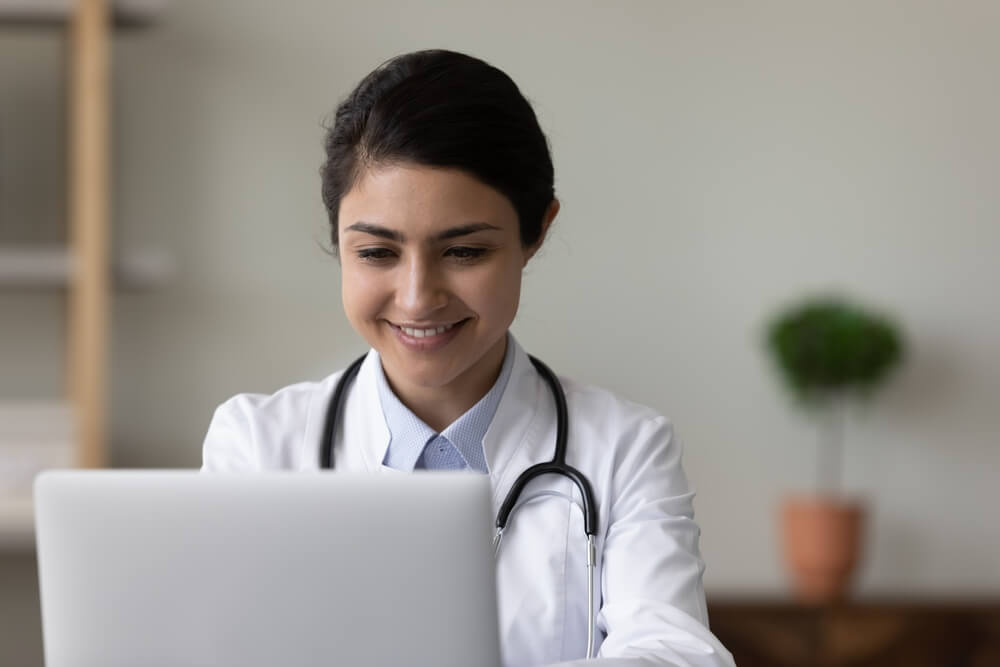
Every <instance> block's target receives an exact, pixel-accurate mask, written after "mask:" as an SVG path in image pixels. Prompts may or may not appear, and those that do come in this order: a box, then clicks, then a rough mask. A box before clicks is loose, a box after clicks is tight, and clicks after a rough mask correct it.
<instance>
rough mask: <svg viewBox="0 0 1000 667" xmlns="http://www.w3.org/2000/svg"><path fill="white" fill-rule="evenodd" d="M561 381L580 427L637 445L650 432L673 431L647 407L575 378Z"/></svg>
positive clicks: (659, 415) (661, 416)
mask: <svg viewBox="0 0 1000 667" xmlns="http://www.w3.org/2000/svg"><path fill="white" fill-rule="evenodd" d="M559 381H560V383H561V384H562V387H563V391H564V392H565V394H566V403H567V405H568V407H569V410H570V411H571V412H572V413H573V417H574V418H575V420H576V421H577V422H578V423H579V425H580V426H581V427H585V428H587V429H590V430H591V431H595V432H600V433H603V434H604V435H606V436H608V437H609V438H610V439H611V440H614V441H619V440H624V441H634V440H635V439H636V438H637V437H638V436H640V435H641V434H642V432H644V431H648V430H650V429H652V430H667V431H670V432H672V431H673V426H672V423H671V420H670V419H669V418H668V417H667V416H666V415H663V414H662V413H660V412H659V411H657V410H655V409H654V408H651V407H649V406H648V405H643V404H641V403H636V402H634V401H630V400H629V399H627V398H624V397H622V396H619V395H618V394H616V393H614V392H612V391H609V390H607V389H604V388H602V387H598V386H595V385H591V384H586V383H583V382H579V381H576V380H573V379H572V378H565V377H560V378H559ZM593 434H594V435H596V434H597V433H593Z"/></svg>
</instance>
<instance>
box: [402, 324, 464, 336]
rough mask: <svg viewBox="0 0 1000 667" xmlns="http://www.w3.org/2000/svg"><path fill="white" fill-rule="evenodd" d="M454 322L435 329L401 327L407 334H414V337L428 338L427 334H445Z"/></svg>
mask: <svg viewBox="0 0 1000 667" xmlns="http://www.w3.org/2000/svg"><path fill="white" fill-rule="evenodd" d="M453 326H455V325H454V324H449V325H448V326H444V327H436V328H433V329H411V328H410V327H400V329H402V330H403V333H405V334H406V335H407V336H413V337H414V338H426V337H427V336H436V335H438V334H443V333H444V332H445V331H447V330H448V329H451V328H452V327H453Z"/></svg>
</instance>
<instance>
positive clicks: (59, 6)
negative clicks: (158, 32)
mask: <svg viewBox="0 0 1000 667" xmlns="http://www.w3.org/2000/svg"><path fill="white" fill-rule="evenodd" d="M73 4H75V3H74V1H73V0H0V26H5V25H15V26H17V25H52V26H59V25H64V24H66V23H67V22H68V21H69V17H70V10H71V8H72V6H73ZM111 4H112V6H113V8H114V9H113V16H114V23H115V25H116V26H118V27H141V26H146V25H150V24H151V23H153V21H154V20H155V19H156V18H157V16H158V15H159V14H160V13H161V11H162V10H163V7H164V5H165V4H166V0H117V1H116V2H113V3H111Z"/></svg>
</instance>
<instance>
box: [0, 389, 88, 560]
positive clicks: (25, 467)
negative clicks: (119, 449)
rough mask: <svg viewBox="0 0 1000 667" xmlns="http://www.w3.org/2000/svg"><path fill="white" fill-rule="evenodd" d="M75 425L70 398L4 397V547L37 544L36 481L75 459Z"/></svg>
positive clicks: (0, 463)
mask: <svg viewBox="0 0 1000 667" xmlns="http://www.w3.org/2000/svg"><path fill="white" fill-rule="evenodd" d="M75 430H76V429H75V428H74V424H73V410H72V407H71V406H70V405H69V403H67V402H65V401H23V400H19V401H2V402H0V550H11V549H25V548H34V544H35V532H34V518H33V517H34V515H33V512H32V505H31V492H32V484H33V482H34V479H35V476H36V475H38V473H40V472H41V471H42V470H47V469H50V468H70V467H72V466H73V465H74V463H75V460H74V459H75V456H74V452H75V449H76V448H75V446H74V433H75Z"/></svg>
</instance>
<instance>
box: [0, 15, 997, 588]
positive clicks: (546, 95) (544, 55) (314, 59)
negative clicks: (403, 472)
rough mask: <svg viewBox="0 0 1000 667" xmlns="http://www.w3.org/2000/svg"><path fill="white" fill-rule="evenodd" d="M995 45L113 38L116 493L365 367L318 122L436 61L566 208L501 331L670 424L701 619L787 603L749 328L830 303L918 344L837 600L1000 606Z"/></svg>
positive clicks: (855, 35) (184, 22) (756, 341)
mask: <svg viewBox="0 0 1000 667" xmlns="http://www.w3.org/2000/svg"><path fill="white" fill-rule="evenodd" d="M998 29H1000V7H998V6H997V5H996V4H995V3H991V2H987V1H985V0H984V1H982V2H972V1H963V2H954V3H947V4H943V3H936V2H906V3H904V2H871V3H832V2H829V3H797V2H790V1H786V2H756V3H696V2H674V3H661V2H628V3H614V4H612V3H596V2H595V3H585V2H547V3H534V2H520V3H515V4H514V5H513V6H511V5H510V4H509V3H504V4H503V5H500V4H496V3H480V2H434V3H405V2H396V3H387V2H380V3H360V4H359V3H343V4H342V5H341V6H338V5H337V4H336V3H329V2H325V1H320V0H309V1H307V0H302V1H300V2H296V3H288V4H287V5H284V4H282V5H280V6H279V4H278V3H271V2H264V1H263V0H253V1H245V2H234V1H229V2H211V3H200V2H190V1H186V2H176V3H173V4H171V5H169V7H168V9H167V10H166V12H165V15H164V16H163V19H162V21H161V22H160V24H159V25H157V26H156V27H154V28H152V29H150V30H148V31H144V32H134V33H128V34H120V35H119V36H118V37H117V38H116V42H115V54H114V57H115V61H114V62H115V64H114V83H115V125H114V137H115V162H116V170H117V171H116V178H115V187H116V194H115V200H114V204H115V230H116V242H117V246H118V247H119V248H123V249H124V248H132V247H149V246H153V247H161V248H165V249H167V250H169V251H170V252H171V253H172V254H173V256H174V257H175V259H176V261H177V263H178V267H179V272H178V276H177V278H176V279H175V280H174V281H173V282H171V283H170V284H169V285H167V286H166V287H164V288H162V289H158V290H155V291H151V292H122V293H119V294H118V295H117V298H116V303H115V311H114V318H115V322H114V345H113V355H112V357H113V395H112V409H113V415H112V429H113V439H114V440H113V452H114V460H115V463H116V465H120V466H156V467H163V466H170V467H193V466H197V465H198V463H199V456H200V451H199V448H200V439H201V437H202V435H203V433H204V430H205V427H206V425H207V423H208V420H209V417H210V415H211V412H212V410H213V408H214V406H215V405H216V404H217V403H218V402H220V401H221V400H223V399H224V398H225V397H227V396H229V395H231V394H233V393H235V392H239V391H250V390H253V391H271V390H273V389H275V388H277V387H279V386H281V385H283V384H285V383H288V382H291V381H295V380H298V379H303V378H307V377H319V376H322V375H325V374H326V373H328V372H330V371H332V370H333V369H335V368H337V367H338V366H339V365H341V364H343V363H344V362H345V361H347V360H348V359H350V358H352V357H353V356H354V355H356V354H358V353H359V352H360V351H361V350H362V349H363V345H362V342H361V341H360V339H359V338H358V337H357V336H356V335H355V334H354V333H353V332H352V330H351V329H350V327H349V326H348V323H347V321H346V319H345V318H344V316H343V314H342V312H341V310H340V305H339V293H338V290H339V281H338V271H337V265H336V262H335V261H334V260H332V259H331V258H330V257H329V256H327V255H326V254H325V253H324V251H323V245H324V238H325V235H326V229H325V215H324V212H323V210H322V206H321V203H320V200H319V185H318V176H317V168H318V166H319V163H320V160H321V156H322V151H321V138H322V127H321V125H322V122H323V120H324V118H325V117H326V116H327V114H328V113H329V112H330V111H331V110H332V109H333V107H334V106H335V104H336V103H337V101H338V100H339V99H340V98H342V97H343V96H344V95H345V94H346V93H347V92H348V90H349V89H350V88H351V87H352V86H353V84H354V83H355V82H356V81H357V80H358V79H359V78H360V77H361V76H363V75H364V74H365V73H366V72H367V71H369V70H370V69H371V68H372V67H373V66H374V65H376V64H377V63H379V62H381V61H382V60H384V59H385V58H387V57H389V56H391V55H394V54H397V53H400V52H404V51H408V50H413V49H417V48H426V47H431V46H440V47H447V48H453V49H458V50H464V51H468V52H470V53H473V54H475V55H478V56H480V57H483V58H485V59H486V60H488V61H490V62H492V63H494V64H496V65H498V66H499V67H501V68H503V69H504V70H506V71H507V72H508V73H510V74H511V76H512V77H513V78H514V79H515V81H517V82H518V84H519V85H520V86H521V88H522V90H523V91H524V92H525V94H526V95H527V96H528V97H529V98H530V99H531V100H532V101H533V103H534V104H535V108H536V110H537V112H538V114H539V117H540V120H541V122H542V125H543V128H544V129H545V130H546V131H547V133H548V135H549V138H550V141H551V144H552V149H553V152H554V159H555V164H556V174H557V191H558V195H559V197H560V198H561V200H562V203H563V209H562V212H561V213H560V216H559V218H558V220H557V225H556V228H555V230H554V233H553V235H552V236H551V237H550V239H549V241H548V243H547V246H546V248H545V249H544V250H543V252H542V253H541V254H540V255H539V256H538V257H537V258H536V259H535V260H533V262H532V264H531V265H529V268H528V273H527V278H526V281H525V286H524V295H523V301H522V307H521V311H520V313H519V316H518V319H517V321H516V323H515V326H514V331H515V333H516V335H517V336H518V338H519V340H520V341H521V342H522V343H523V344H524V345H525V347H526V348H527V349H529V350H530V351H532V352H533V353H535V354H537V355H538V356H540V357H542V358H543V359H545V360H546V361H548V362H549V363H550V365H552V366H553V367H555V368H556V369H558V370H559V371H560V372H561V373H564V374H567V375H573V376H577V377H580V378H583V379H585V380H588V381H592V382H595V383H598V384H601V385H604V386H607V387H609V388H612V389H615V390H617V391H620V392H621V393H623V394H625V395H626V396H629V397H631V398H633V399H635V400H638V401H641V402H644V403H647V404H651V405H653V406H655V407H657V408H658V409H660V410H662V411H664V412H665V413H667V414H669V415H670V416H671V417H673V419H674V420H675V422H676V424H677V428H678V432H679V433H680V435H681V436H682V438H683V440H684V441H685V443H686V447H687V449H686V458H685V461H686V467H687V470H688V473H689V475H690V477H691V478H692V479H693V481H694V483H695V486H696V487H697V488H698V490H699V495H698V498H697V501H696V510H697V515H698V519H699V521H700V523H701V525H702V528H703V531H704V532H703V539H702V547H703V551H704V554H705V556H706V559H707V561H708V570H707V572H706V575H705V581H706V586H707V588H708V589H709V591H710V592H720V593H723V592H724V593H754V592H758V593H767V594H772V593H776V592H779V591H781V590H783V586H784V579H783V573H782V569H781V566H780V562H779V552H778V547H777V534H776V527H775V511H776V508H777V503H778V502H779V501H780V498H781V497H783V496H784V495H786V494H787V493H789V492H792V491H795V490H804V489H809V488H810V487H811V485H812V483H813V479H814V476H815V474H814V462H815V457H816V449H815V440H816V436H815V433H814V429H813V426H812V424H811V423H809V422H808V421H807V420H806V419H805V418H804V417H802V416H800V415H799V414H798V413H797V412H795V411H794V410H793V409H792V407H791V406H790V404H789V402H788V400H787V399H786V397H785V396H784V394H783V393H782V392H781V388H780V387H779V385H778V384H777V382H776V379H775V377H774V376H773V374H772V373H771V371H770V370H769V368H768V366H767V364H766V360H765V359H764V357H763V355H762V352H761V345H760V335H761V327H762V325H763V322H764V320H765V319H766V317H767V316H768V315H769V314H770V313H772V312H773V311H774V309H775V308H777V307H779V306H781V305H784V304H786V303H788V302H789V301H791V300H794V299H797V298H799V297H800V296H803V295H805V294H809V293H815V292H825V291H837V292H842V293H846V294H848V295H852V296H856V297H857V298H859V299H861V300H862V301H863V302H865V303H868V304H871V305H872V306H875V307H878V308H883V309H885V310H887V311H888V312H890V313H891V314H893V315H894V316H895V317H896V318H897V319H898V320H899V321H900V322H902V323H903V324H904V325H905V327H906V331H907V334H908V339H909V359H908V362H907V365H906V367H905V368H904V369H903V371H902V372H901V373H899V374H898V375H897V377H896V378H895V379H894V382H893V383H892V384H891V385H890V386H888V387H887V389H886V391H885V392H883V393H882V394H881V395H880V396H879V397H878V398H877V400H876V401H875V402H874V403H872V404H871V405H870V406H869V407H867V408H865V409H864V410H861V411H859V412H858V413H857V414H856V415H855V418H854V419H853V420H852V421H851V423H850V425H849V428H848V447H847V451H846V471H845V479H846V484H847V486H848V488H849V489H850V490H852V491H853V492H856V493H858V494H861V495H863V496H865V497H867V498H868V499H869V500H870V501H871V507H872V509H873V514H872V516H871V525H870V536H871V541H870V551H869V554H868V558H867V560H866V562H865V564H864V568H863V570H862V572H861V577H860V582H859V588H860V590H861V592H862V593H863V594H868V595H879V594H892V595H918V594H936V595H963V594H975V595H983V594H993V595H995V594H997V593H1000V569H998V566H997V563H998V562H1000V530H997V529H996V528H995V527H992V525H991V523H990V522H989V521H988V520H986V519H987V512H988V510H987V509H986V508H987V507H989V506H992V505H996V503H997V501H998V499H1000V498H998V493H997V491H996V487H997V484H996V473H995V471H996V470H997V469H1000V447H998V446H997V444H998V443H997V440H998V433H1000V411H998V410H997V409H996V408H997V396H998V395H1000V355H998V354H997V352H998V350H997V342H996V341H997V340H1000V303H998V301H997V297H996V294H995V286H996V285H997V284H1000V262H997V260H996V256H997V249H998V248H1000V224H998V222H997V220H998V214H1000V189H998V188H997V187H996V181H997V174H998V173H1000V169H998V167H1000V130H998V125H997V123H996V118H998V117H1000V88H998V86H997V83H996V81H997V80H996V76H995V67H994V64H995V63H996V62H997V61H998V59H1000V46H998V42H997V40H996V39H995V35H996V34H997V31H998ZM8 39H9V38H8V36H7V34H6V33H0V45H3V44H4V43H5V41H7V40H8ZM8 44H9V42H8ZM0 48H2V49H3V51H0V53H7V52H9V51H10V50H11V49H13V48H14V47H11V46H9V45H8V46H6V47H4V46H0ZM18 48H20V49H22V51H21V52H23V49H24V48H29V47H25V46H21V47H18ZM30 48H35V47H33V46H32V47H30ZM39 48H41V47H39ZM46 48H49V49H52V48H55V49H58V46H52V45H49V47H46ZM50 60H51V58H49V57H47V56H46V57H41V58H38V59H33V60H30V61H28V60H27V59H25V61H24V63H23V67H25V68H29V69H30V68H36V69H37V70H38V72H39V76H47V75H45V74H42V73H41V72H42V70H43V69H44V70H45V71H48V68H49V67H50V65H51V63H50V62H49V61H50ZM4 69H7V67H6V66H4ZM52 88H53V95H54V94H56V92H57V91H56V90H55V89H56V88H57V86H56V85H53V86H52ZM50 98H51V96H50ZM29 102H31V103H37V104H38V105H39V109H46V108H48V104H50V103H51V102H53V100H52V99H46V98H44V96H43V97H42V98H39V99H38V100H29ZM12 103H13V102H12V100H11V99H9V98H8V96H7V94H6V91H5V94H4V95H3V98H2V99H0V107H8V106H9V105H11V104H12ZM17 103H18V104H25V103H26V102H24V100H18V102H17ZM0 113H3V111H2V109H0ZM0 118H4V116H0ZM0 132H3V133H4V134H6V129H5V128H0ZM50 152H51V151H50ZM52 159H55V158H52ZM18 166H20V165H18ZM5 167H6V168H7V169H9V168H10V165H9V164H7V165H5ZM58 168H59V167H58V166H54V167H53V169H58ZM0 298H2V301H0V303H2V304H3V306H4V311H3V312H4V315H3V318H4V328H3V330H2V335H3V338H4V340H3V345H2V346H0V348H2V349H0V364H3V367H4V369H5V371H4V372H3V373H0V391H3V392H4V395H10V394H11V393H12V392H14V391H20V388H21V387H28V388H31V390H32V392H34V393H38V392H40V391H44V390H46V389H47V388H50V387H54V388H53V389H52V391H56V390H57V389H58V380H59V375H58V371H57V369H58V365H57V364H58V358H55V359H52V358H50V357H51V354H50V353H42V352H40V350H42V349H43V347H42V346H43V345H45V346H48V345H49V343H51V342H52V341H47V339H49V338H51V337H52V335H51V333H50V332H52V331H57V330H58V325H59V315H58V308H57V306H58V300H57V299H56V300H48V299H49V298H48V297H39V298H40V299H41V301H39V300H35V299H33V298H29V297H26V296H24V295H10V294H3V295H0ZM29 317H30V318H32V319H33V321H35V322H38V323H40V324H39V325H38V327H29V326H27V325H25V324H17V325H13V326H10V325H9V323H12V322H24V321H26V320H27V318H29ZM39 329H40V330H41V335H39ZM56 342H57V341H56ZM55 347H56V349H58V345H56V346H55ZM14 348H16V349H18V350H19V351H20V352H18V353H17V354H15V353H13V352H11V351H10V350H11V349H14ZM44 349H49V348H48V347H45V348H44ZM24 350H28V351H29V353H28V356H27V357H26V356H25V353H24ZM31 355H34V356H31ZM25 359H33V361H31V362H30V363H29V362H28V361H25ZM53 369H56V370H53ZM12 388H14V389H12ZM26 590H27V589H26Z"/></svg>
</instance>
